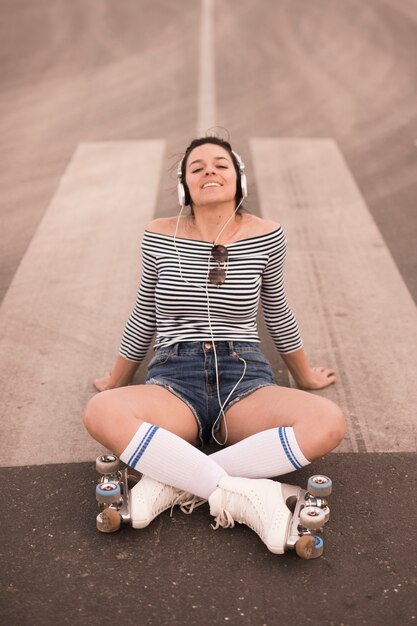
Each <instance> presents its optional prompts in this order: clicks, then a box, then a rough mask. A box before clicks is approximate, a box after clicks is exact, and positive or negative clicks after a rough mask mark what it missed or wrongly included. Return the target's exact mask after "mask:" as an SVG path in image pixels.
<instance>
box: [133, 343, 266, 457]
mask: <svg viewBox="0 0 417 626" xmlns="http://www.w3.org/2000/svg"><path fill="white" fill-rule="evenodd" d="M215 347H216V353H217V369H218V378H219V394H218V388H217V382H216V365H215V355H214V349H213V344H212V343H211V342H209V341H203V342H195V341H192V342H180V343H176V344H174V345H172V346H168V347H164V348H159V349H158V350H157V351H156V353H155V356H154V357H153V359H152V360H151V361H150V363H149V367H148V373H147V376H146V380H145V382H146V383H147V384H153V385H161V386H162V387H165V388H166V389H168V390H169V391H170V392H171V393H173V394H174V395H176V396H177V397H178V398H180V399H181V400H182V401H183V402H185V404H186V405H187V406H188V407H189V408H190V409H191V411H192V412H193V414H194V416H195V418H196V420H197V424H198V430H199V438H200V442H201V445H204V444H205V443H208V442H210V441H211V439H212V436H213V433H215V432H216V431H217V430H218V429H219V428H220V424H221V417H219V415H220V410H221V407H220V403H219V397H218V396H219V395H220V400H221V403H222V404H223V411H224V412H226V411H227V410H228V409H229V408H230V407H231V406H232V405H233V404H235V402H238V401H239V400H242V399H243V398H245V397H246V396H247V395H249V394H250V393H252V392H254V391H256V390H257V389H260V388H261V387H267V386H270V385H276V383H275V380H274V375H273V373H272V369H271V366H270V364H269V361H268V359H267V358H266V357H265V356H264V355H263V354H262V353H261V351H260V349H259V344H258V343H254V342H242V341H218V342H216V344H215ZM245 364H246V365H245ZM245 367H246V370H245ZM243 374H244V376H243V378H242V380H241V381H240V383H239V384H238V386H237V387H236V389H233V388H234V387H235V385H236V383H237V382H238V381H239V379H240V378H241V377H242V375H243Z"/></svg>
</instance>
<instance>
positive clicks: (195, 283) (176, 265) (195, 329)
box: [120, 226, 302, 361]
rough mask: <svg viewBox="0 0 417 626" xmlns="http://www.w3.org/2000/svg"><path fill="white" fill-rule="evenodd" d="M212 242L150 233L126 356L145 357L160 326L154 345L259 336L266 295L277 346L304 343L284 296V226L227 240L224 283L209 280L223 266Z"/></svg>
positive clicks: (295, 347)
mask: <svg viewBox="0 0 417 626" xmlns="http://www.w3.org/2000/svg"><path fill="white" fill-rule="evenodd" d="M212 247H213V244H211V243H208V242H206V241H195V240H191V239H183V238H176V239H174V237H173V236H171V235H161V234H158V233H154V232H150V231H145V235H144V238H143V242H142V254H143V268H142V279H141V283H140V287H139V291H138V295H137V299H136V305H135V307H134V309H133V311H132V313H131V315H130V317H129V319H128V321H127V324H126V327H125V330H124V333H123V337H122V341H121V346H120V354H121V356H123V357H125V358H126V359H128V360H130V361H142V360H143V359H144V357H145V355H146V352H147V350H148V348H149V345H150V343H151V341H152V338H153V335H154V333H155V331H156V334H157V335H156V344H155V348H159V347H165V346H169V345H172V344H174V343H177V342H180V341H213V339H214V341H254V342H259V336H258V331H257V326H256V314H257V310H258V304H259V298H260V299H261V302H262V307H263V312H264V318H265V323H266V326H267V328H268V330H269V332H270V334H271V337H272V339H273V342H274V344H275V346H276V348H277V350H278V351H279V352H280V353H282V354H284V353H289V352H293V351H294V350H298V349H299V348H301V347H302V340H301V336H300V333H299V330H298V326H297V322H296V319H295V317H294V315H293V313H292V311H291V309H290V307H289V305H288V302H287V298H286V295H285V289H284V280H283V270H284V261H285V254H286V239H285V235H284V232H283V230H282V228H281V226H278V227H277V228H276V229H275V230H274V231H272V232H270V233H267V234H266V235H260V236H258V237H250V238H248V239H243V240H241V241H236V242H235V243H231V244H229V245H227V250H228V255H229V258H228V261H227V263H226V264H225V266H224V267H225V268H226V280H225V282H224V283H223V284H222V285H221V286H220V287H216V286H215V285H212V284H210V283H209V282H208V271H209V269H210V268H212V267H217V263H216V262H215V261H214V260H213V259H212V258H211V249H212ZM209 320H210V321H209ZM210 327H211V328H210Z"/></svg>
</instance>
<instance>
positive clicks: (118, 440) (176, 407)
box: [84, 384, 198, 452]
mask: <svg viewBox="0 0 417 626" xmlns="http://www.w3.org/2000/svg"><path fill="white" fill-rule="evenodd" d="M84 422H85V425H86V427H87V429H88V431H89V432H90V434H91V435H92V436H93V437H94V438H95V439H97V440H98V441H99V442H100V443H101V444H102V445H104V446H106V447H107V448H109V449H110V450H113V451H118V452H120V450H123V449H124V448H125V447H126V445H127V443H129V441H130V439H131V437H132V436H133V435H134V433H135V432H136V430H137V428H138V426H139V423H140V422H149V423H150V424H156V425H157V426H161V427H162V428H165V429H166V430H169V431H171V432H172V433H175V434H176V435H178V436H179V437H181V438H182V439H185V440H186V441H188V442H189V443H192V444H194V445H195V444H197V442H198V426H197V423H196V419H195V417H194V415H193V412H192V411H191V409H190V408H189V407H188V406H187V405H186V404H185V402H183V401H182V400H181V399H180V398H178V397H177V396H176V395H174V394H173V393H171V392H170V391H168V390H167V389H165V388H164V387H161V386H160V385H151V384H147V385H131V386H129V387H120V388H118V389H110V390H108V391H102V392H101V393H99V394H97V395H95V396H94V397H93V398H91V400H90V402H89V403H88V405H87V409H86V412H85V416H84Z"/></svg>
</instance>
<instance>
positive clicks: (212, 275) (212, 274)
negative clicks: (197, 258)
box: [208, 245, 229, 287]
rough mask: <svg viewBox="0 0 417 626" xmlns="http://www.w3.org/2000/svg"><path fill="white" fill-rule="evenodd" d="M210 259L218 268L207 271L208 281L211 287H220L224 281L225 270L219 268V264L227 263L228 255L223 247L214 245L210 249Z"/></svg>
mask: <svg viewBox="0 0 417 626" xmlns="http://www.w3.org/2000/svg"><path fill="white" fill-rule="evenodd" d="M211 257H212V259H214V260H215V261H216V263H218V265H219V267H213V268H212V269H211V270H210V271H209V275H208V279H209V282H210V283H211V284H212V285H216V286H217V287H220V285H223V283H224V281H225V280H226V270H225V269H224V268H223V267H220V264H221V263H227V261H228V259H229V253H228V252H227V248H225V247H224V246H220V245H216V246H213V247H212V249H211Z"/></svg>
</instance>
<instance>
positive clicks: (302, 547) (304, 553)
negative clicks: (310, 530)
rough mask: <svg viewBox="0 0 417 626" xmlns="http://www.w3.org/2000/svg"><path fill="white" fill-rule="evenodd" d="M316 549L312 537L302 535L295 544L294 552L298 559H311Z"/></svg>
mask: <svg viewBox="0 0 417 626" xmlns="http://www.w3.org/2000/svg"><path fill="white" fill-rule="evenodd" d="M315 548H316V540H315V537H313V535H303V536H302V537H300V539H299V540H298V541H297V543H296V544H295V551H296V553H297V555H298V556H299V557H300V559H305V560H307V561H308V560H309V559H313V558H314V550H315Z"/></svg>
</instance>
